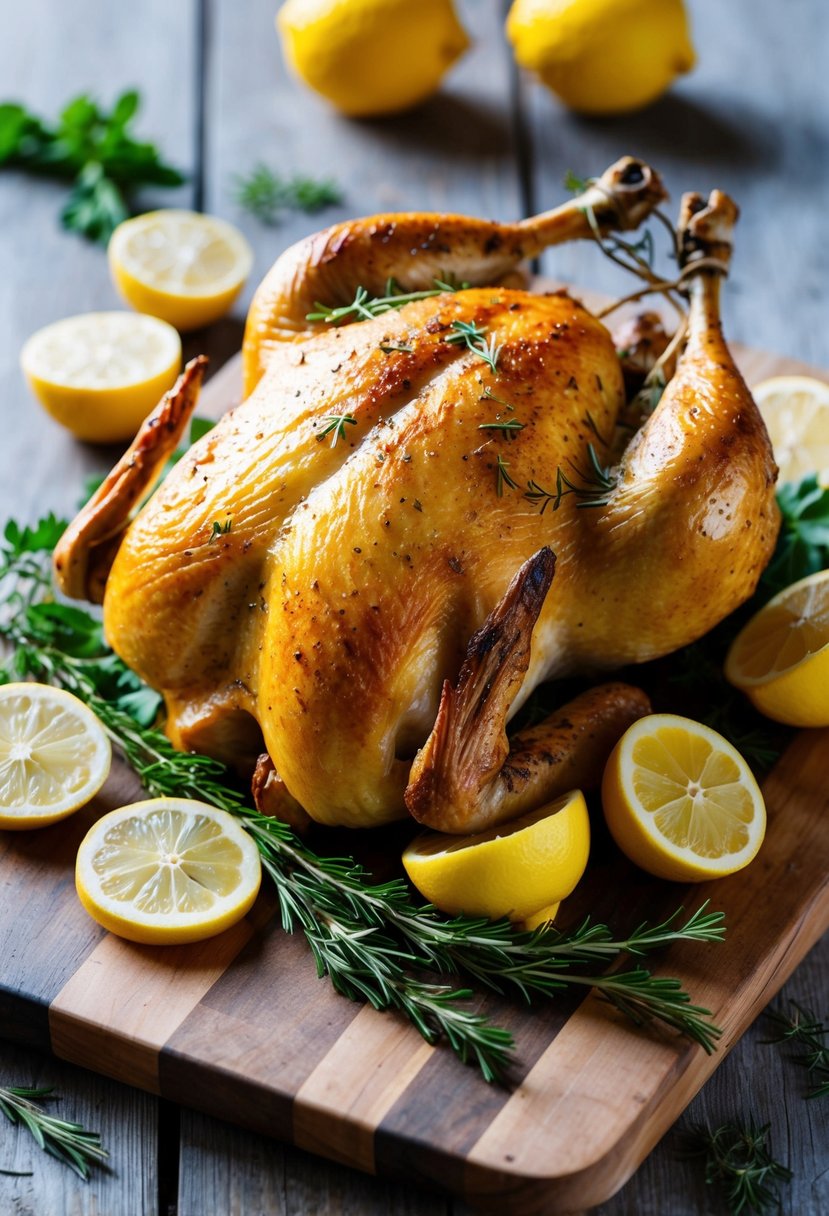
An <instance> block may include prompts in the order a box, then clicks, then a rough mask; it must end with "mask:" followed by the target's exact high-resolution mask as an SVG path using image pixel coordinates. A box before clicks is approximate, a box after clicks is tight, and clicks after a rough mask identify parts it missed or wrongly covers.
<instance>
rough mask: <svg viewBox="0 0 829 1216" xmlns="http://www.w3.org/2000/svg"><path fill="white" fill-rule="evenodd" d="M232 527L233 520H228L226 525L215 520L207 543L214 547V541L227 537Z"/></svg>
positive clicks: (225, 522)
mask: <svg viewBox="0 0 829 1216" xmlns="http://www.w3.org/2000/svg"><path fill="white" fill-rule="evenodd" d="M232 527H233V520H232V519H226V520H225V521H224V523H222V522H221V520H218V519H214V520H213V527H212V528H211V530H210V537H209V539H208V542H207V543H208V545H212V544H213V541H214V540H218V539H219V537H220V536H227V534H228V532H230V530H231V529H232Z"/></svg>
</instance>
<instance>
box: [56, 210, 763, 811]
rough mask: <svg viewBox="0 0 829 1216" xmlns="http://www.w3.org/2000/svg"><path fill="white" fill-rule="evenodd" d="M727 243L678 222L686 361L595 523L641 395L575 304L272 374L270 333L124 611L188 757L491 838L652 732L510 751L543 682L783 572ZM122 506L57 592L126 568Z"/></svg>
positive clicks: (145, 521)
mask: <svg viewBox="0 0 829 1216" xmlns="http://www.w3.org/2000/svg"><path fill="white" fill-rule="evenodd" d="M729 208H731V210H729ZM455 218H457V217H455ZM734 218H735V214H734V211H733V206H732V205H731V204H730V202H729V201H728V200H725V198H724V196H717V198H716V199H715V198H714V196H712V202H711V204H710V205H709V206H708V207H707V208H706V205H705V204H704V203H703V202H702V200H697V201H696V202H692V203H688V204H687V206H686V214H685V216H684V221H683V222H684V229H683V231H684V232H685V233H686V236H687V244H686V248H685V251H684V265H685V267H686V269H687V270H688V276H687V286H688V290H689V293H690V296H691V311H690V322H689V338H688V343H687V347H686V349H685V351H684V352H683V354H682V356H681V357H680V359H679V363H678V366H677V370H676V373H675V374H674V376H673V378H672V379H671V381H670V382H669V385H668V387H667V389H666V391H665V393H664V395H663V397H662V400H661V402H660V404H659V406H658V407H657V409H656V411H655V412H654V413H653V415H652V416H651V417H650V418H648V419H647V420H646V421H645V422H644V425H643V426H642V427H641V429H640V430H639V432H638V434H637V435H636V436H635V437H634V439H633V440H632V442H631V443H630V445H629V446H628V447H627V449H626V450H625V452H624V454H623V456H622V458H621V462H620V464H619V467H618V468H617V469H615V470H614V471H613V474H612V476H611V477H610V478H609V479H608V482H609V484H608V486H607V487H606V488H605V489H604V491H603V492H602V493H601V494H594V493H592V492H588V493H587V494H585V493H584V492H583V491H584V490H585V489H587V490H588V491H589V476H588V470H589V469H590V466H591V461H595V462H598V463H599V464H602V463H603V461H604V460H606V459H609V457H610V453H611V451H612V445H613V440H614V428H615V424H616V421H617V419H618V417H619V414H620V412H621V410H622V408H623V406H624V404H625V401H624V384H623V376H622V368H621V365H620V362H619V358H618V356H617V354H616V350H615V347H614V343H613V340H612V339H611V336H610V334H609V333H608V331H607V329H606V328H605V327H604V325H603V324H602V323H601V322H600V321H598V320H597V319H596V318H595V317H594V316H593V315H591V313H590V312H588V311H587V309H586V308H584V307H583V306H582V305H581V304H579V303H578V302H577V301H575V300H573V299H571V298H570V297H569V296H567V295H566V294H552V295H535V294H531V293H528V292H525V291H520V290H515V289H509V288H506V287H503V286H490V287H478V288H469V289H466V290H460V291H457V292H444V293H442V294H439V295H435V296H432V297H430V298H427V299H423V300H419V301H416V302H413V303H410V304H407V305H405V306H404V307H402V308H400V309H398V310H395V311H389V312H387V313H384V314H382V315H381V316H378V317H376V318H374V319H371V320H365V321H362V322H360V323H352V324H346V325H342V326H341V327H339V328H333V329H331V328H329V329H328V330H327V331H326V332H316V333H311V334H308V335H306V336H305V337H303V338H302V340H297V338H296V336H295V335H294V336H292V337H290V339H289V340H284V341H283V340H278V339H276V338H275V339H274V340H273V342H272V343H271V344H270V345H269V347H268V350H267V357H266V359H265V370H264V372H263V373H262V372H261V368H260V365H259V360H260V359H261V358H262V352H261V347H260V346H259V344H258V340H257V338H256V334H257V333H260V331H261V315H260V314H256V315H257V316H258V317H259V321H258V322H257V328H255V332H254V336H253V338H252V339H251V345H250V346H249V350H248V354H249V356H250V357H249V371H250V369H251V368H255V369H259V370H255V371H253V372H250V374H251V380H252V382H255V384H256V387H255V388H254V389H253V391H252V393H251V395H250V396H249V397H248V398H247V399H246V400H245V401H244V403H243V404H242V405H241V406H240V407H238V408H237V409H236V410H235V411H233V412H232V413H231V414H230V415H228V416H226V417H225V418H224V419H223V420H222V422H221V423H219V425H218V426H217V427H216V428H215V429H214V430H213V431H212V432H211V433H210V434H209V435H207V436H205V437H204V438H203V439H202V440H201V441H200V442H199V443H198V444H196V445H195V446H194V447H193V448H192V449H191V450H190V451H189V452H188V454H187V457H186V458H185V459H183V460H182V461H181V462H180V463H179V464H178V465H177V466H176V467H175V469H174V470H173V471H172V472H171V473H170V475H169V476H168V478H167V480H166V481H165V482H164V484H163V485H162V487H161V488H160V490H159V491H158V492H157V493H156V494H155V495H154V496H153V497H152V498H151V499H150V501H149V503H148V504H147V505H146V506H145V507H144V508H143V509H142V510H141V511H140V513H139V514H138V515H137V517H136V518H135V519H134V520H133V521H132V522H131V523H130V524H129V526H128V527H127V528H126V531H125V533H124V535H123V539H122V541H121V543H120V547H119V548H118V551H117V553H116V555H115V558H114V562H113V564H112V569H111V572H110V574H109V578H108V581H107V583H106V590H105V595H104V623H105V629H106V632H107V636H108V638H109V640H110V641H111V643H112V645H113V647H114V648H115V650H116V651H117V652H118V653H119V654H120V655H121V656H122V657H123V658H124V659H125V661H126V662H127V663H128V664H129V665H130V666H131V667H133V668H134V669H135V670H136V671H137V672H138V673H139V674H140V675H141V676H142V677H143V678H144V679H145V680H147V682H148V683H149V684H151V685H152V686H153V687H155V688H158V689H160V690H161V691H162V692H163V693H164V696H165V699H166V702H167V708H168V713H169V723H168V729H169V731H170V734H171V737H172V738H173V740H174V741H175V742H176V743H178V744H179V745H180V746H183V747H188V748H193V749H196V750H201V751H206V752H208V753H211V754H214V755H218V756H221V757H223V758H225V759H230V760H238V759H239V758H240V756H245V755H246V754H247V753H249V754H250V758H251V763H252V760H253V758H255V755H256V752H257V751H258V750H261V748H260V740H259V732H260V731H261V736H262V738H263V739H264V747H265V750H266V751H267V754H268V756H269V765H270V770H272V772H273V774H274V779H275V783H276V784H277V785H278V787H279V788H280V789H282V790H284V792H285V797H286V798H288V799H289V800H290V801H291V803H292V804H298V806H299V807H301V808H304V810H305V811H306V812H307V813H308V814H309V815H310V816H311V817H312V818H313V819H316V820H318V821H321V822H324V823H334V824H347V825H351V826H370V825H373V824H378V823H381V822H384V821H386V820H389V819H392V818H395V817H397V816H399V815H400V814H401V813H405V806H406V804H408V807H409V809H410V811H411V812H412V814H414V815H415V816H416V817H417V818H419V819H421V820H422V821H423V822H426V823H429V824H431V825H432V826H435V827H438V828H442V829H444V830H450V831H466V830H470V829H471V828H472V829H476V828H480V827H483V826H486V825H487V824H489V823H492V822H498V821H499V820H502V819H508V818H511V817H512V816H514V815H517V814H519V813H521V812H522V811H523V810H525V809H527V806H528V805H532V804H537V803H538V802H540V801H542V800H544V799H545V798H549V797H552V796H553V795H554V794H555V793H556V792H560V791H561V789H562V788H569V785H570V784H572V783H573V780H575V777H574V774H577V775H578V780H579V781H581V780H582V778H583V777H584V775H585V773H586V772H587V771H588V770H589V769H590V767H591V765H592V767H594V768H595V767H596V765H597V763H598V756H599V751H601V753H602V754H606V752H607V750H608V749H609V746H611V745H612V742H613V740H614V738H615V737H618V734H619V733H621V731H622V730H623V729H624V728H625V726H626V725H627V724H628V723H629V722H630V721H632V720H634V719H635V718H636V717H638V716H641V714H642V713H644V712H647V701H646V699H645V698H644V697H643V696H642V694H641V693H639V692H638V690H636V689H630V688H628V687H627V686H620V685H610V686H607V689H606V691H605V692H604V693H602V694H596V695H593V694H591V695H589V696H587V697H586V698H585V699H583V700H582V701H580V702H579V703H578V704H577V703H575V702H574V703H573V706H572V710H573V712H572V713H571V714H566V713H565V714H560V715H558V717H555V716H554V719H553V720H551V721H550V722H549V723H548V725H547V727H546V728H534V731H531V732H525V733H524V735H523V736H519V737H518V738H517V739H514V740H513V741H512V742H510V741H508V740H507V737H506V731H505V723H506V721H507V719H508V717H510V716H512V714H514V713H515V711H516V710H517V709H518V708H519V707H520V705H521V704H522V703H523V702H524V700H525V699H526V697H527V696H528V695H529V693H530V692H531V691H532V689H534V688H535V687H536V686H537V685H538V684H539V683H541V682H542V681H543V680H546V679H549V678H550V677H552V676H555V675H559V674H564V673H569V672H591V671H602V670H608V669H612V668H614V667H618V666H620V665H623V664H626V663H628V662H631V661H633V662H637V661H643V660H645V659H649V658H653V657H655V656H658V655H661V654H664V653H666V652H668V651H670V650H673V649H675V648H676V647H678V646H681V645H683V644H685V643H687V642H689V641H691V640H693V639H694V638H696V637H698V636H700V635H701V634H702V633H704V632H706V631H707V630H708V629H709V628H711V627H712V626H713V625H714V624H715V623H716V622H717V621H719V620H720V619H721V618H722V617H723V616H725V615H726V614H727V613H728V612H730V611H731V610H732V609H733V608H734V607H736V606H737V605H738V604H739V603H740V602H742V600H743V599H745V598H746V597H747V596H748V595H749V594H750V593H751V591H752V590H753V587H754V585H755V583H756V581H757V578H758V577H759V574H760V572H761V570H762V568H763V566H764V564H765V562H766V561H767V559H768V556H769V555H770V552H771V549H772V547H773V544H774V539H775V535H776V529H777V516H776V508H775V506H774V500H773V485H774V476H775V469H774V465H773V461H772V458H771V452H770V448H769V444H768V439H767V436H766V434H765V430H764V428H763V426H762V422H761V421H760V418H759V414H758V413H757V411H756V407H755V406H754V403H753V401H752V400H751V396H750V394H749V393H748V390H747V389H746V387H745V385H744V384H743V382H742V380H741V378H740V377H739V374H738V373H737V371H736V369H735V368H734V365H733V361H732V360H731V357H730V355H729V353H728V350H727V347H726V345H725V343H724V341H723V339H722V335H721V331H720V326H719V318H718V290H719V283H720V280H721V277H722V273H723V271H724V270H725V267H726V266H727V261H728V253H729V251H730V244H729V239H730V228H731V224H732V223H733V219H734ZM574 222H578V221H574ZM581 222H582V223H583V220H582V221H581ZM367 223H368V221H367ZM576 235H580V233H576ZM326 248H327V246H326ZM291 257H292V258H293V261H290V260H289V265H290V266H291V267H294V269H292V271H291V273H292V274H293V275H294V280H295V279H296V274H295V266H296V264H297V255H296V254H293V253H292V254H291ZM300 260H301V259H300ZM498 267H499V273H500V272H501V269H502V268H501V266H500V262H499V263H498ZM292 282H293V286H291V285H290V284H288V286H286V287H285V288H284V291H283V296H284V299H286V300H287V299H289V298H292V297H291V292H292V291H294V292H295V290H299V289H298V288H297V284H296V282H295V281H293V280H292ZM404 285H408V284H407V283H406V282H405V280H404ZM352 286H353V284H352ZM269 290H271V289H270V288H269ZM303 292H305V293H306V294H307V289H306V287H302V290H301V291H300V293H299V297H298V298H300V297H301V298H304V296H303V295H302V293H303ZM283 302H284V301H283ZM302 307H305V305H304V304H303V305H302ZM287 311H290V309H289V307H288V305H287V304H286V305H285V306H284V308H283V309H282V312H283V313H285V312H287ZM465 326H466V327H469V326H472V327H474V331H469V330H467V335H468V336H469V337H470V341H469V342H467V340H466V339H465V338H464V335H463V327H465ZM476 335H477V336H476ZM470 346H471V347H472V349H471V348H470ZM487 352H488V354H487ZM485 356H486V357H485ZM493 365H494V366H493ZM190 374H191V375H192V374H193V373H192V372H191V373H190ZM185 387H186V386H185ZM182 391H184V390H182V389H181V388H180V389H179V390H178V392H179V393H181V392H182ZM173 398H175V393H174V394H173ZM169 412H170V411H169V409H168V413H169ZM148 442H149V440H148ZM559 472H562V473H563V474H564V475H565V477H566V480H565V481H564V482H561V481H559V480H558V474H559ZM568 483H569V484H570V485H571V486H576V487H577V488H579V489H580V490H581V491H582V493H569V494H565V495H563V496H561V497H559V496H557V494H556V486H557V484H558V486H559V488H566V487H567V486H568ZM597 500H599V501H597ZM106 502H107V500H106V495H105V494H104V495H103V497H102V498H101V499H100V500H99V501H98V502H97V503H96V500H93V502H92V504H90V508H89V510H88V513H87V516H86V520H85V522H83V523H82V524H76V525H73V527H75V532H76V534H77V533H78V532H79V530H81V529H85V530H84V531H83V537H84V539H83V542H82V543H78V544H74V543H73V541H72V537H71V536H70V538H69V540H68V541H67V544H66V545H65V546H64V548H63V550H62V551H59V554H58V561H59V562H60V563H61V567H62V571H63V577H64V578H70V579H71V573H70V572H71V571H72V570H80V569H81V568H82V565H83V562H82V558H83V555H84V553H86V552H87V550H88V548H89V546H90V545H94V544H95V543H100V544H101V546H102V548H103V549H104V551H105V552H107V553H109V548H110V547H111V544H112V539H111V536H112V523H111V518H110V516H111V514H112V512H111V511H110V512H109V514H106V519H107V527H108V528H109V532H108V533H107V534H106V535H105V534H104V532H105V530H103V531H102V533H101V536H100V538H98V540H97V541H96V538H95V536H94V520H95V518H96V512H98V513H103V512H104V507H105V506H106ZM90 521H92V522H91V523H90ZM79 563H80V564H79ZM92 565H93V566H94V565H95V563H94V562H93V563H92ZM553 572H554V575H553ZM470 639H471V641H470ZM568 708H569V707H568ZM545 732H546V733H545ZM270 770H269V771H270ZM407 787H408V792H407Z"/></svg>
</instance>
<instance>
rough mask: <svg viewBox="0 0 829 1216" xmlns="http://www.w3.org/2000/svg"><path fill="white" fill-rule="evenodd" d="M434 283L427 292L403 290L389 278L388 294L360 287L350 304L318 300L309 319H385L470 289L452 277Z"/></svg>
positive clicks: (306, 317) (436, 280)
mask: <svg viewBox="0 0 829 1216" xmlns="http://www.w3.org/2000/svg"><path fill="white" fill-rule="evenodd" d="M432 282H433V283H434V284H435V285H434V287H431V288H427V289H426V290H425V291H403V289H402V288H401V287H400V286H399V284H398V283H397V282H396V281H395V280H394V279H388V280H387V282H386V294H385V295H382V296H372V295H369V293H368V292H367V291H366V289H365V287H358V288H357V289H356V291H355V292H354V299H353V300H352V301H351V303H350V304H344V305H342V306H340V307H330V306H329V305H327V304H320V303H319V301H317V303H316V305H315V308H316V312H309V313H306V316H305V320H306V321H325V322H326V323H327V324H329V325H336V324H338V323H339V322H340V321H370V320H371V318H372V317H379V316H382V314H383V313H384V312H391V310H392V309H394V308H402V307H403V305H404V304H411V303H412V302H413V301H414V300H430V299H432V297H433V296H442V295H444V294H445V293H446V292H454V291H464V290H465V289H466V288H467V287H468V286H469V284H468V283H455V282H454V280H452V279H450V278H446V279H433V280H432Z"/></svg>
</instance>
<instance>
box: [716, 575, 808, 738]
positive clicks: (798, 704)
mask: <svg viewBox="0 0 829 1216" xmlns="http://www.w3.org/2000/svg"><path fill="white" fill-rule="evenodd" d="M725 674H726V677H727V679H728V680H730V682H731V683H732V684H734V685H735V686H736V687H737V688H740V689H742V690H743V692H745V693H746V695H747V696H748V698H749V699H750V700H751V702H752V703H753V704H754V705H755V706H756V708H757V709H759V710H760V712H761V713H764V714H766V715H767V716H768V717H770V718H775V719H776V720H777V721H779V722H785V723H787V724H788V725H790V726H829V570H821V571H818V572H817V573H816V574H810V575H808V576H807V577H806V578H804V579H801V580H800V581H799V582H797V583H793V584H792V586H791V587H787V588H786V589H785V590H784V591H781V592H780V593H779V595H776V596H775V597H774V598H773V599H772V600H770V601H769V602H768V604H766V605H765V607H764V608H761V609H760V611H759V612H758V613H756V615H755V616H753V617H752V618H751V620H750V621H749V622H748V624H747V625H745V626H744V627H743V629H742V630H741V631H740V632H739V633H738V635H737V637H736V638H735V639H734V641H733V642H732V644H731V648H730V650H729V652H728V656H727V658H726V662H725Z"/></svg>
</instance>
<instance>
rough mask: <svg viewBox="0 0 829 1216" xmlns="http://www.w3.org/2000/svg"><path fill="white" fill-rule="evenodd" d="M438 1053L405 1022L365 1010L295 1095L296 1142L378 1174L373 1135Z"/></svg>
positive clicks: (311, 1149)
mask: <svg viewBox="0 0 829 1216" xmlns="http://www.w3.org/2000/svg"><path fill="white" fill-rule="evenodd" d="M434 1050H435V1049H434V1047H430V1046H429V1044H428V1043H426V1042H425V1041H424V1040H423V1039H422V1038H421V1036H420V1035H419V1034H418V1032H417V1031H416V1030H415V1029H414V1028H413V1027H412V1026H409V1025H408V1024H407V1023H405V1022H403V1021H402V1019H399V1018H396V1017H394V1016H393V1015H389V1014H387V1013H378V1012H377V1010H376V1009H372V1008H371V1006H370V1005H367V1006H365V1007H364V1008H363V1009H361V1010H360V1012H359V1013H358V1015H357V1017H356V1018H355V1019H354V1021H353V1022H352V1023H351V1025H350V1026H349V1027H348V1029H347V1030H346V1031H345V1032H344V1033H343V1034H342V1035H341V1036H340V1038H339V1039H338V1040H337V1042H336V1043H335V1044H334V1046H333V1047H332V1048H331V1050H330V1051H329V1052H328V1054H327V1055H326V1056H325V1057H324V1058H323V1059H322V1060H321V1061H320V1063H319V1064H318V1065H317V1067H316V1068H315V1069H314V1071H313V1072H312V1073H311V1075H310V1076H309V1077H308V1079H307V1080H306V1081H305V1082H304V1083H303V1085H302V1086H301V1088H300V1090H299V1092H298V1093H297V1095H296V1099H295V1101H294V1137H293V1138H294V1143H295V1144H297V1145H299V1147H300V1148H306V1149H308V1150H309V1151H310V1152H312V1153H321V1154H323V1155H324V1156H326V1157H331V1158H333V1159H334V1160H335V1161H341V1162H343V1163H344V1164H345V1165H351V1166H356V1167H357V1168H358V1169H361V1170H366V1171H367V1172H369V1173H374V1133H375V1131H376V1129H377V1128H378V1127H379V1125H380V1123H381V1122H382V1120H383V1118H384V1117H385V1115H386V1114H387V1113H388V1111H389V1110H391V1108H392V1106H393V1105H394V1103H395V1102H396V1101H397V1100H398V1098H400V1096H401V1094H403V1092H404V1091H405V1090H406V1087H407V1086H408V1085H409V1083H410V1082H411V1081H412V1080H413V1079H414V1078H415V1077H416V1076H417V1074H418V1073H419V1072H420V1070H421V1068H423V1066H424V1064H426V1063H427V1061H428V1060H429V1059H430V1058H431V1056H432V1054H433V1052H434Z"/></svg>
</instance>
